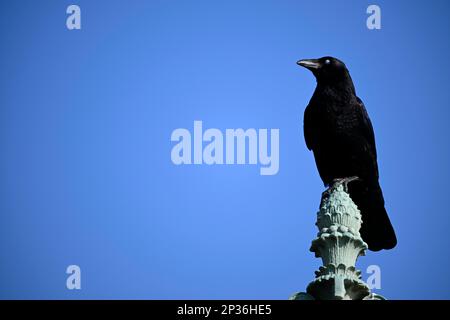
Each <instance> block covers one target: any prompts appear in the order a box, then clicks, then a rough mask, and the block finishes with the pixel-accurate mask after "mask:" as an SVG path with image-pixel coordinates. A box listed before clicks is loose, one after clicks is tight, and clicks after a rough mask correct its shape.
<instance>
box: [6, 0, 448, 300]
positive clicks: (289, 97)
mask: <svg viewBox="0 0 450 320" xmlns="http://www.w3.org/2000/svg"><path fill="white" fill-rule="evenodd" d="M71 3H72V2H69V1H39V2H37V1H12V0H10V1H2V2H1V4H0V39H1V42H2V45H1V49H0V70H2V72H1V73H0V152H1V158H0V176H1V180H0V261H1V263H0V298H25V299H33V298H44V299H48V298H50V299H80V298H84V299H92V298H100V299H106V298H113V299H119V298H123V299H219V298H221V299H287V298H288V297H289V296H290V295H291V294H292V293H293V292H296V291H301V290H304V289H305V288H306V286H307V284H308V283H309V282H310V281H311V280H312V279H313V277H314V270H316V269H317V268H318V266H319V265H320V261H319V260H318V259H316V258H314V256H313V254H312V253H310V252H309V251H308V250H309V246H310V243H311V240H312V239H313V238H314V237H315V235H316V232H317V231H316V229H315V226H314V222H315V213H316V211H317V209H318V205H319V200H320V194H321V192H322V191H323V185H322V182H321V180H320V178H319V176H318V174H317V171H316V168H315V163H314V159H313V155H312V154H311V153H310V152H309V151H308V150H307V149H306V146H305V144H304V139H303V133H302V119H303V111H304V108H305V106H306V105H307V103H308V101H309V99H310V97H311V95H312V92H313V90H314V87H315V80H314V79H313V77H312V75H311V74H310V73H309V72H307V70H304V69H301V68H299V67H298V66H297V65H296V64H295V62H296V61H297V60H298V59H300V58H313V57H320V56H324V55H333V56H336V57H338V58H340V59H342V60H343V61H345V62H346V64H347V66H348V68H349V70H350V72H351V75H352V77H353V80H354V83H355V86H356V90H357V94H358V95H359V97H361V98H362V99H363V101H364V102H365V105H366V107H367V109H368V112H369V114H370V116H371V119H372V122H373V125H374V128H375V134H376V141H377V147H378V156H379V168H380V182H381V185H382V188H383V191H384V195H385V199H386V207H387V210H388V212H389V214H390V217H391V220H392V223H393V225H394V227H395V229H396V232H397V236H398V240H399V244H398V247H397V248H395V249H394V250H391V251H384V252H381V253H380V252H378V253H372V252H369V253H368V254H367V256H366V257H362V258H361V259H360V260H359V267H360V268H361V269H362V270H363V278H364V279H365V278H366V277H367V274H366V273H365V272H364V271H365V270H366V268H367V266H369V265H372V264H376V265H379V266H380V267H381V271H382V280H381V285H382V289H381V290H377V291H376V292H378V293H380V294H382V295H384V296H386V297H387V298H389V299H421V298H425V299H448V298H450V289H449V288H450V276H449V275H447V273H446V272H445V270H446V266H447V265H448V264H449V262H450V261H449V258H450V256H449V249H448V247H449V244H450V243H449V242H450V241H449V237H448V236H447V235H446V234H447V231H448V230H449V228H450V223H449V222H450V218H449V213H450V212H449V209H448V206H447V202H446V200H447V199H448V194H447V192H446V191H447V190H446V187H447V183H448V181H449V178H450V177H449V168H448V164H449V160H450V159H449V155H450V153H449V151H450V150H449V143H448V137H449V134H450V129H449V126H448V121H449V115H450V112H449V101H450V90H449V83H450V82H449V80H450V79H449V71H450V61H449V59H448V52H449V49H450V48H449V41H448V39H449V35H448V32H449V30H450V21H449V19H448V17H447V15H448V12H449V9H450V8H449V4H448V2H447V1H433V2H432V3H430V2H429V1H395V2H394V1H376V2H374V3H375V4H378V5H379V6H380V7H381V12H382V29H381V30H375V31H370V30H368V29H367V27H366V18H367V14H366V8H367V6H368V5H369V4H372V2H368V1H320V3H318V1H275V0H273V1H234V0H228V1H221V0H220V1H206V0H205V1H198V0H192V1H163V0H160V1H138V0H135V1H114V0H108V1H100V0H97V1H85V0H79V1H74V2H73V3H76V4H78V5H79V6H80V7H81V10H82V29H81V30H75V31H69V30H67V28H66V17H67V15H66V8H67V6H68V5H69V4H71ZM194 120H202V121H203V126H204V127H205V128H219V129H220V130H222V131H225V129H227V128H244V129H246V128H256V129H258V128H278V129H279V130H280V169H279V172H278V174H277V175H273V176H261V175H260V174H259V167H258V166H251V165H244V166H237V165H223V166H219V165H213V166H207V165H201V166H194V165H191V166H175V165H173V163H172V161H171V158H170V152H171V148H172V146H173V143H172V142H171V141H170V136H171V133H172V131H173V130H174V129H177V128H188V129H190V130H193V123H194ZM71 264H76V265H79V266H80V267H81V270H82V289H81V290H79V291H69V290H67V289H66V286H65V284H66V277H67V275H66V273H65V270H66V267H67V266H68V265H71Z"/></svg>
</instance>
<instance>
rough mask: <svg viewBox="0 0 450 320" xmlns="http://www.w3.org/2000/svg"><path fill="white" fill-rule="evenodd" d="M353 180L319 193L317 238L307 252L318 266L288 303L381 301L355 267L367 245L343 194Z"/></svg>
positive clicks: (357, 214) (355, 212) (355, 210)
mask: <svg viewBox="0 0 450 320" xmlns="http://www.w3.org/2000/svg"><path fill="white" fill-rule="evenodd" d="M356 179H357V177H351V178H346V179H339V180H336V181H334V182H333V185H332V186H331V187H330V188H329V189H328V190H326V191H325V192H324V193H323V194H322V199H321V203H320V210H319V212H318V213H317V222H316V226H317V227H318V229H319V233H318V234H317V238H316V239H314V240H313V241H312V244H311V248H310V251H312V252H314V253H315V256H316V258H322V264H323V266H321V267H320V268H319V270H318V271H316V272H315V273H316V278H315V279H314V281H312V282H311V283H310V284H309V285H308V287H307V289H306V293H303V292H300V293H296V294H294V295H293V296H292V297H291V298H290V299H291V300H363V299H364V300H384V298H383V297H382V296H379V295H376V294H372V293H371V292H370V289H369V287H368V286H367V285H366V284H365V283H364V282H363V281H362V280H361V271H359V270H357V269H356V267H355V264H356V260H357V259H358V257H359V256H363V255H365V250H367V244H366V243H365V242H364V241H363V239H362V238H361V235H360V234H359V230H360V229H361V224H362V223H363V221H362V220H361V213H360V211H359V210H358V207H357V206H356V204H355V203H354V202H353V201H352V199H351V198H350V196H349V194H348V193H347V191H348V190H347V184H348V183H349V182H351V181H354V180H356Z"/></svg>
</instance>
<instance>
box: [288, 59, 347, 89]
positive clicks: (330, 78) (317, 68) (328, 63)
mask: <svg viewBox="0 0 450 320" xmlns="http://www.w3.org/2000/svg"><path fill="white" fill-rule="evenodd" d="M297 64H298V65H300V66H302V67H305V68H306V69H308V70H310V71H311V72H312V73H313V74H314V76H315V77H316V79H317V82H318V83H321V84H326V83H330V84H333V83H340V82H346V81H348V80H350V81H351V78H350V74H349V72H348V70H347V67H346V66H345V64H344V63H343V62H342V61H341V60H339V59H336V58H333V57H323V58H320V59H303V60H299V61H297Z"/></svg>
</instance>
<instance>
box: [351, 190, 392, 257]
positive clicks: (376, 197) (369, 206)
mask: <svg viewBox="0 0 450 320" xmlns="http://www.w3.org/2000/svg"><path fill="white" fill-rule="evenodd" d="M348 188H349V193H350V197H351V198H352V200H353V201H354V202H355V203H356V205H357V206H358V208H359V210H360V211H361V215H362V220H363V223H362V226H361V231H360V232H361V237H362V238H363V240H364V241H365V242H366V243H367V244H368V245H369V250H372V251H379V250H382V249H392V248H394V247H395V246H396V245H397V237H396V236H395V231H394V228H393V227H392V224H391V221H390V220H389V217H388V214H387V212H386V209H385V208H384V198H383V193H382V191H381V188H380V185H379V184H378V181H377V182H373V183H371V184H367V183H365V182H363V181H355V182H352V183H350V184H349V185H348Z"/></svg>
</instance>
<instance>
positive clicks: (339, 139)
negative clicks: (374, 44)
mask: <svg viewBox="0 0 450 320" xmlns="http://www.w3.org/2000/svg"><path fill="white" fill-rule="evenodd" d="M297 64H299V65H300V66H302V67H305V68H307V69H309V70H310V71H311V72H312V73H313V74H314V76H315V77H316V80H317V87H316V89H315V91H314V94H313V96H312V98H311V100H310V102H309V104H308V106H307V107H306V109H305V114H304V120H303V130H304V135H305V141H306V146H307V147H308V149H309V150H312V151H313V153H314V158H315V160H316V165H317V169H318V171H319V174H320V177H321V178H322V181H323V182H324V184H325V185H326V186H330V185H332V184H333V182H334V181H335V180H339V179H348V178H350V177H358V178H359V179H358V180H357V181H353V182H351V183H350V184H349V185H348V192H349V194H350V197H351V198H352V200H353V201H354V202H355V203H356V205H357V206H358V208H359V209H360V211H361V215H362V220H363V224H362V227H361V231H360V232H361V236H362V238H363V239H364V241H365V242H367V244H368V246H369V249H370V250H372V251H379V250H381V249H392V248H394V247H395V246H396V244H397V238H396V236H395V232H394V229H393V227H392V225H391V222H390V220H389V217H388V214H387V212H386V209H385V207H384V198H383V193H382V191H381V188H380V185H379V182H378V179H379V175H378V165H377V150H376V146H375V137H374V132H373V128H372V123H371V121H370V119H369V116H368V114H367V111H366V108H365V107H364V104H363V102H362V101H361V99H360V98H358V97H357V96H356V92H355V87H354V85H353V81H352V78H351V77H350V73H349V72H348V70H347V67H346V66H345V64H344V63H343V62H342V61H340V60H338V59H336V58H333V57H323V58H320V59H305V60H300V61H298V62H297Z"/></svg>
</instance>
